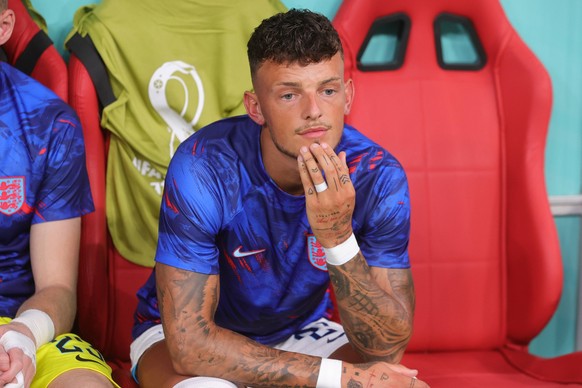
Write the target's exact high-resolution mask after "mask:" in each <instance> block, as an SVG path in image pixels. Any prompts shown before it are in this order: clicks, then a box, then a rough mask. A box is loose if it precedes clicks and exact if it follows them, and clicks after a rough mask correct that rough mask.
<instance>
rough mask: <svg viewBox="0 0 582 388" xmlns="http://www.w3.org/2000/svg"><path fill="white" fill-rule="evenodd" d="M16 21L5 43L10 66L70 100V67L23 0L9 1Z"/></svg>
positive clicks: (9, 6) (64, 98) (4, 47)
mask: <svg viewBox="0 0 582 388" xmlns="http://www.w3.org/2000/svg"><path fill="white" fill-rule="evenodd" d="M8 8H10V9H12V10H13V11H14V14H15V17H16V21H15V24H14V31H13V32H12V36H11V37H10V39H9V40H8V41H7V42H6V44H4V46H3V49H4V51H5V52H6V56H7V58H8V63H10V64H11V65H13V66H15V67H16V68H18V69H19V70H21V71H23V72H24V73H26V74H28V75H30V76H31V77H32V78H34V79H36V80H37V81H39V82H40V83H42V84H43V85H45V86H46V87H48V88H49V89H51V90H52V91H53V92H55V93H56V94H57V95H58V96H59V97H60V98H62V99H63V100H64V101H67V92H68V89H67V66H66V64H65V61H64V60H63V58H62V57H61V55H60V54H59V52H58V51H57V49H56V48H55V47H54V45H53V44H52V42H51V41H50V39H49V37H48V36H47V35H46V34H45V33H44V32H43V31H42V30H41V29H40V27H39V26H38V25H37V24H36V23H35V22H34V20H33V19H32V18H31V16H30V14H29V13H28V10H27V9H26V7H25V6H24V4H23V3H22V2H21V0H8Z"/></svg>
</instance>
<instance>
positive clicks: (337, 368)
mask: <svg viewBox="0 0 582 388" xmlns="http://www.w3.org/2000/svg"><path fill="white" fill-rule="evenodd" d="M341 386H342V362H341V361H340V360H330V359H329V358H322V359H321V365H320V366H319V376H317V384H316V385H315V388H341Z"/></svg>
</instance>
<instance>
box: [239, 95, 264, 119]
mask: <svg viewBox="0 0 582 388" xmlns="http://www.w3.org/2000/svg"><path fill="white" fill-rule="evenodd" d="M243 101H244V104H245V108H246V110H247V113H248V115H249V117H250V118H251V119H252V120H253V121H254V122H255V123H257V124H259V125H263V124H265V118H264V117H263V113H262V112H261V105H260V104H259V100H258V99H257V95H256V94H255V93H253V92H250V91H248V90H247V91H246V92H245V94H244V97H243Z"/></svg>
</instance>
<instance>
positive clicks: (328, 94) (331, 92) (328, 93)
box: [323, 89, 335, 96]
mask: <svg viewBox="0 0 582 388" xmlns="http://www.w3.org/2000/svg"><path fill="white" fill-rule="evenodd" d="M334 93H335V89H325V90H324V91H323V94H325V95H326V96H331V95H333V94H334Z"/></svg>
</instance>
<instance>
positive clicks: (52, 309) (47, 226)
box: [17, 217, 81, 336]
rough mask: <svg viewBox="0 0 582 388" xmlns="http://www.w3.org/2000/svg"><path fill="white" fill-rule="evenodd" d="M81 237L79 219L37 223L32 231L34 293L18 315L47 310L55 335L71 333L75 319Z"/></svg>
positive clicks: (31, 248) (31, 254)
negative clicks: (27, 311) (36, 310)
mask: <svg viewBox="0 0 582 388" xmlns="http://www.w3.org/2000/svg"><path fill="white" fill-rule="evenodd" d="M80 236H81V218H80V217H76V218H71V219H67V220H61V221H51V222H44V223H40V224H34V225H32V227H31V229H30V258H31V263H32V273H33V275H34V283H35V293H34V295H32V296H31V297H30V298H29V299H28V300H27V301H25V302H24V303H23V304H22V306H21V307H20V308H19V310H18V314H20V313H21V312H22V311H25V310H28V309H38V310H41V311H44V312H45V313H47V314H48V315H49V316H50V317H51V319H52V321H53V323H54V325H55V336H56V335H59V334H62V333H66V332H68V331H70V330H71V327H72V326H73V320H74V319H75V313H76V308H77V307H76V303H77V271H78V267H79V241H80ZM18 314H17V315H18Z"/></svg>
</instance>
